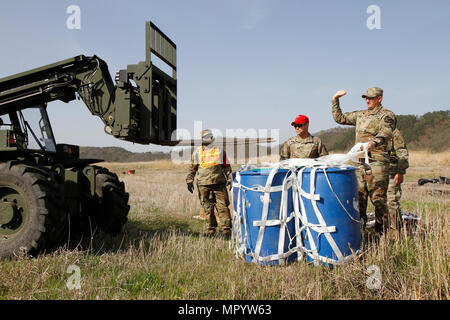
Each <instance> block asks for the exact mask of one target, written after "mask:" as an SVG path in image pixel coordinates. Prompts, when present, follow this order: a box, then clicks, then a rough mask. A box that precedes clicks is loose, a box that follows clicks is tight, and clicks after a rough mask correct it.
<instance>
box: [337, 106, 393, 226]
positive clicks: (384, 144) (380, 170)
mask: <svg viewBox="0 0 450 320" xmlns="http://www.w3.org/2000/svg"><path fill="white" fill-rule="evenodd" d="M332 113H333V118H334V121H336V122H337V123H339V124H344V125H353V126H355V127H356V128H355V129H356V138H355V142H356V143H359V142H361V143H365V142H370V141H373V142H375V144H376V146H375V149H374V150H372V151H371V152H369V163H370V166H371V172H370V171H368V172H366V171H365V169H364V167H363V166H362V165H361V166H360V167H359V168H358V170H357V177H358V196H359V214H360V216H361V217H362V218H363V220H364V222H367V214H366V210H367V199H368V198H369V197H370V200H371V202H372V204H373V205H374V206H375V219H376V220H375V230H376V231H378V232H381V231H382V230H383V229H382V228H385V229H386V228H388V227H389V213H388V208H387V196H386V193H387V188H388V184H389V152H388V143H389V141H391V139H392V132H393V131H394V129H395V127H396V123H397V120H396V117H395V114H394V113H393V112H392V111H389V110H387V109H385V108H383V107H382V106H378V107H375V108H374V109H371V110H370V109H365V110H361V111H354V112H346V113H344V114H343V113H342V111H341V108H340V106H339V99H333V100H332ZM361 163H362V162H361Z"/></svg>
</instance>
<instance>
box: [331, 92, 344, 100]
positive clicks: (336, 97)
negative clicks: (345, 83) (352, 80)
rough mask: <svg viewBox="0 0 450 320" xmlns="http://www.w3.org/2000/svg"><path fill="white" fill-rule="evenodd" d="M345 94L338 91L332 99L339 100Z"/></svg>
mask: <svg viewBox="0 0 450 320" xmlns="http://www.w3.org/2000/svg"><path fill="white" fill-rule="evenodd" d="M346 94H347V91H345V90H339V91H338V92H336V93H335V94H334V96H333V99H339V98H340V97H342V96H345V95H346Z"/></svg>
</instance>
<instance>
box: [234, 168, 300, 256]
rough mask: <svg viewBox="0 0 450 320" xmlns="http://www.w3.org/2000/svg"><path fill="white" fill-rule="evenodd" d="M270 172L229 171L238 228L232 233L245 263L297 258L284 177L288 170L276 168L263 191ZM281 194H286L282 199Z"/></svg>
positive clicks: (290, 206) (260, 170) (293, 227)
mask: <svg viewBox="0 0 450 320" xmlns="http://www.w3.org/2000/svg"><path fill="white" fill-rule="evenodd" d="M270 171H271V170H270V169H254V170H249V171H241V172H239V173H238V174H236V173H233V180H234V184H233V190H232V198H233V228H234V229H236V228H239V229H238V230H234V231H233V232H234V234H236V233H237V234H238V236H237V239H235V240H237V245H238V251H239V250H240V253H241V254H243V255H244V257H245V260H246V262H253V263H258V264H260V265H277V264H282V263H287V262H291V261H294V260H296V258H297V250H296V249H297V241H296V227H295V213H294V211H293V207H292V204H293V201H292V189H291V187H290V186H289V185H288V184H286V181H287V180H285V179H286V178H287V176H288V173H289V171H288V170H278V171H277V173H276V174H275V175H274V176H273V180H272V183H271V186H270V190H265V187H266V183H267V180H268V178H269V174H270ZM283 184H284V186H283ZM283 188H285V193H284V196H283V195H282V189H283ZM265 191H267V192H265ZM286 191H287V192H286ZM283 197H287V199H286V201H283V200H284V199H282V198H283Z"/></svg>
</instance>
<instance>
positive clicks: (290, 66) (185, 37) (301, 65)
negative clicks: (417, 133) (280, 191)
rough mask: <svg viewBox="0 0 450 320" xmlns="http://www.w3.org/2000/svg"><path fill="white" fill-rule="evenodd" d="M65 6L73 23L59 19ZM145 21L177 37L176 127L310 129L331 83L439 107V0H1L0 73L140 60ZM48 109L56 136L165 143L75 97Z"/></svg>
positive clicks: (352, 104) (446, 91)
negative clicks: (128, 131) (92, 60)
mask: <svg viewBox="0 0 450 320" xmlns="http://www.w3.org/2000/svg"><path fill="white" fill-rule="evenodd" d="M70 5H77V6H78V7H79V8H80V18H81V19H80V29H72V30H71V29H69V28H67V25H66V22H67V19H68V18H69V16H70V14H69V13H67V8H68V7H69V6H70ZM371 5H375V6H377V8H379V9H380V11H379V13H380V14H379V15H378V16H377V15H376V11H371V10H369V13H368V8H369V9H370V8H372V7H370V6H371ZM378 18H379V19H378ZM148 20H151V21H153V22H154V23H155V24H156V25H157V26H158V27H159V28H160V29H161V30H162V31H163V32H165V33H166V34H167V35H168V36H169V37H170V38H171V39H172V40H173V41H174V42H175V43H176V44H177V57H178V61H177V63H178V71H177V73H178V127H179V128H184V129H187V130H189V131H191V132H192V133H193V130H194V122H195V121H203V122H202V125H203V127H204V128H206V127H209V128H217V129H219V130H221V131H222V132H224V133H225V131H226V129H232V130H236V129H238V128H241V129H244V130H247V129H250V128H253V129H266V130H271V129H279V130H280V131H279V132H280V140H281V142H283V141H284V140H286V139H287V138H289V137H290V136H292V135H294V134H295V133H294V130H293V129H292V127H291V126H290V123H291V121H293V120H294V118H295V117H296V116H297V115H299V114H305V115H307V116H308V117H309V118H310V131H311V132H312V133H313V132H317V131H320V130H323V129H328V128H332V127H335V126H337V125H336V124H335V123H334V121H333V118H332V115H331V105H330V100H331V97H332V95H333V94H334V93H335V92H336V91H337V90H339V89H345V90H347V92H348V95H347V96H346V97H344V98H342V109H343V111H344V112H346V111H354V110H358V109H362V108H365V105H364V101H363V100H362V99H361V94H362V93H364V92H365V90H366V89H367V88H368V87H372V86H378V87H381V88H383V89H384V92H385V94H384V100H383V105H384V106H385V107H387V108H388V109H390V110H392V111H393V112H395V113H396V114H417V115H421V114H424V113H426V112H429V111H436V110H448V109H449V101H450V81H449V75H450V59H449V57H450V52H449V51H450V41H449V40H450V1H447V0H434V1H401V0H396V1H395V0H389V1H382V0H371V1H365V0H345V1H332V0H329V1H319V0H318V1H301V0H283V1H282V0H278V1H270V0H248V1H243V0H240V1H237V0H227V1H214V0H195V1H192V0H185V1H181V0H176V1H175V0H171V1H168V0H164V1H162V0H161V1H152V0H145V1H141V0H134V1H133V0H128V1H116V0H107V1H106V0H101V1H100V0H90V1H85V0H78V1H75V0H72V1H51V0H40V1H17V0H16V1H2V2H1V4H0V37H1V53H0V56H1V59H0V77H6V76H8V75H11V74H15V73H18V72H22V71H26V70H28V69H32V68H36V67H40V66H43V65H46V64H49V63H53V62H57V61H59V60H63V59H66V58H70V57H73V56H76V55H79V54H85V55H89V56H90V55H94V54H95V55H97V56H99V57H100V58H102V59H103V60H105V61H106V62H107V63H108V66H109V70H110V72H111V73H112V75H113V74H114V73H115V71H116V70H118V69H125V68H126V66H127V65H128V64H135V63H137V62H139V61H143V60H144V59H145V52H144V51H145V50H144V49H145V22H146V21H148ZM369 27H370V28H369ZM48 110H49V116H50V119H51V120H52V122H53V130H54V133H55V136H56V140H57V142H58V143H71V144H78V145H81V146H121V147H124V148H126V149H127V150H130V151H139V152H143V151H151V150H168V149H167V148H160V147H156V146H140V145H136V144H132V143H129V142H122V141H119V140H117V139H115V138H113V137H111V136H108V135H106V134H105V133H104V131H103V124H102V122H101V120H100V119H99V118H97V117H94V116H92V115H91V114H90V113H89V111H88V109H87V108H86V107H85V106H84V104H83V103H82V102H80V101H72V102H70V103H69V104H65V103H62V102H53V103H51V104H50V105H49V109H48Z"/></svg>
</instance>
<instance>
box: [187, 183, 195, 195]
mask: <svg viewBox="0 0 450 320" xmlns="http://www.w3.org/2000/svg"><path fill="white" fill-rule="evenodd" d="M187 188H188V190H189V192H190V193H194V184H193V183H192V182H188V183H187Z"/></svg>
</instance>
